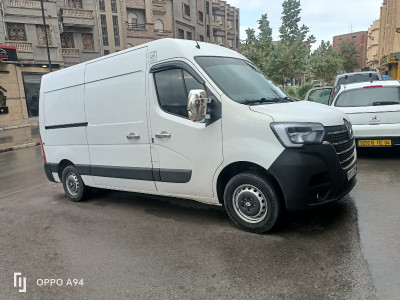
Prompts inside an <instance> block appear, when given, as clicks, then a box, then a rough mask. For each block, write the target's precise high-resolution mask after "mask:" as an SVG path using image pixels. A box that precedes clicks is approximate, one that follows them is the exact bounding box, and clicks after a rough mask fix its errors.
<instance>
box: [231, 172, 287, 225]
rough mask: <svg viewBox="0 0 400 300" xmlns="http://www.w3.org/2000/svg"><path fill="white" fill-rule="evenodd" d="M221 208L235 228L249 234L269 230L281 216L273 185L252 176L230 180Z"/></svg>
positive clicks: (241, 175) (244, 174)
mask: <svg viewBox="0 0 400 300" xmlns="http://www.w3.org/2000/svg"><path fill="white" fill-rule="evenodd" d="M224 205H225V209H226V211H227V213H228V215H229V217H230V218H231V220H232V221H233V222H234V223H235V225H236V226H238V227H239V228H241V229H243V230H246V231H250V232H253V233H262V232H266V231H268V230H271V229H272V228H273V227H274V226H275V225H276V224H277V222H278V220H279V216H280V213H281V207H280V199H279V196H278V193H277V192H276V188H275V185H274V184H273V183H272V182H270V180H268V179H266V178H264V177H262V176H260V175H259V174H257V173H254V172H244V173H240V174H238V175H236V176H234V177H232V179H231V180H230V181H229V182H228V184H227V185H226V187H225V192H224Z"/></svg>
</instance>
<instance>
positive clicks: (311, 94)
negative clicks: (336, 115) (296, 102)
mask: <svg viewBox="0 0 400 300" xmlns="http://www.w3.org/2000/svg"><path fill="white" fill-rule="evenodd" d="M332 89H333V87H332V86H324V87H317V88H313V89H311V90H309V91H308V92H307V94H306V95H305V97H304V100H307V101H312V102H317V103H321V104H327V105H329V97H330V95H331V92H332Z"/></svg>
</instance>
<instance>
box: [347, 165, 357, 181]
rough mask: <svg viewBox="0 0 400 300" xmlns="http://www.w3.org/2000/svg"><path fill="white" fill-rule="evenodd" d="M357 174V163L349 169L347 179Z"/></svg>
mask: <svg viewBox="0 0 400 300" xmlns="http://www.w3.org/2000/svg"><path fill="white" fill-rule="evenodd" d="M356 174H357V165H355V166H354V167H352V168H351V169H350V170H348V171H347V180H350V179H352V178H353V177H354V176H356Z"/></svg>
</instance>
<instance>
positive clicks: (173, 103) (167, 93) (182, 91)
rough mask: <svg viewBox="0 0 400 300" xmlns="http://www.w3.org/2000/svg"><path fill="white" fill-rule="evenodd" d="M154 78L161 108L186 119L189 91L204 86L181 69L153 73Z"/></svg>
mask: <svg viewBox="0 0 400 300" xmlns="http://www.w3.org/2000/svg"><path fill="white" fill-rule="evenodd" d="M154 80H155V83H156V87H157V94H158V101H159V103H160V107H161V109H162V110H164V111H166V112H168V113H171V114H173V115H177V116H180V117H183V118H186V119H187V118H188V112H187V99H188V95H189V91H190V90H192V89H204V86H203V85H202V84H201V83H199V82H198V81H197V80H196V79H194V78H193V76H192V75H190V74H189V73H188V72H186V71H185V70H182V69H171V70H166V71H161V72H158V73H155V74H154Z"/></svg>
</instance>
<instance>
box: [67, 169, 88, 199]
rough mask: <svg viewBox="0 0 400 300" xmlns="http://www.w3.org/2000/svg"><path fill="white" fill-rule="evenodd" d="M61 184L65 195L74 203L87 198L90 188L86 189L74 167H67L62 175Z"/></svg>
mask: <svg viewBox="0 0 400 300" xmlns="http://www.w3.org/2000/svg"><path fill="white" fill-rule="evenodd" d="M62 183H63V187H64V191H65V194H66V195H67V197H68V198H69V199H71V200H72V201H74V202H79V201H82V200H84V199H86V198H87V196H88V195H89V193H90V187H87V186H86V185H85V184H84V183H83V180H82V177H81V175H80V174H79V172H78V170H77V169H76V168H75V167H74V166H68V167H66V168H65V169H64V171H63V173H62Z"/></svg>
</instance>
